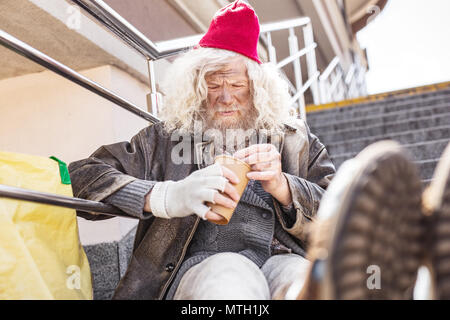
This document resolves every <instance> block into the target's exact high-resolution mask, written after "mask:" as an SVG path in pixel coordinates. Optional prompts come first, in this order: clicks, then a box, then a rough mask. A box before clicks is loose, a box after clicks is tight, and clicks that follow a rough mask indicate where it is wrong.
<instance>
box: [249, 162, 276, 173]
mask: <svg viewBox="0 0 450 320" xmlns="http://www.w3.org/2000/svg"><path fill="white" fill-rule="evenodd" d="M272 165H273V162H260V163H256V164H253V165H252V166H251V168H252V171H263V170H265V169H268V168H271V167H272Z"/></svg>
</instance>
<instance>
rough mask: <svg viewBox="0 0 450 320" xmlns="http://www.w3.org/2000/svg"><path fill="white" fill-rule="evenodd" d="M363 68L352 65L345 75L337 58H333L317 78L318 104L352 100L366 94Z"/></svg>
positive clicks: (357, 64)
mask: <svg viewBox="0 0 450 320" xmlns="http://www.w3.org/2000/svg"><path fill="white" fill-rule="evenodd" d="M365 73H366V70H365V68H363V67H361V66H360V65H359V63H358V62H355V63H353V64H352V65H351V66H350V68H349V70H348V71H347V73H345V71H344V69H343V67H342V64H341V63H340V60H339V57H335V58H334V59H333V60H332V61H331V62H330V64H329V65H328V67H327V68H326V69H325V70H324V72H323V73H322V74H321V76H320V77H319V83H320V103H322V104H325V103H330V102H336V101H341V100H344V99H352V98H356V97H361V96H365V95H366V94H367V91H366V85H365Z"/></svg>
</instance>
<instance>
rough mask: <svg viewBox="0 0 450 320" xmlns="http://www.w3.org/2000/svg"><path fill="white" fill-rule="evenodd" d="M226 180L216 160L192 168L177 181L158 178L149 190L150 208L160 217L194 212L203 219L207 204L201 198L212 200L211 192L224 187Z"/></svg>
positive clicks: (167, 217) (212, 193)
mask: <svg viewBox="0 0 450 320" xmlns="http://www.w3.org/2000/svg"><path fill="white" fill-rule="evenodd" d="M227 182H228V179H227V178H225V177H224V176H223V172H222V168H221V166H220V165H219V164H214V165H211V166H208V167H206V168H204V169H201V170H197V171H194V172H193V173H191V174H190V175H189V176H187V177H186V178H184V179H183V180H180V181H176V182H175V181H164V182H158V183H156V184H155V186H154V187H153V189H152V191H151V193H150V208H151V210H152V213H153V215H154V216H156V217H160V218H166V219H170V218H182V217H186V216H189V215H191V214H193V213H195V214H196V215H198V216H199V217H201V218H202V219H204V220H206V218H205V216H206V213H207V212H208V211H209V210H210V208H209V207H208V206H206V205H205V204H204V202H205V201H209V202H211V203H215V202H214V196H215V195H216V193H217V192H218V191H221V192H223V191H224V190H225V186H226V184H227Z"/></svg>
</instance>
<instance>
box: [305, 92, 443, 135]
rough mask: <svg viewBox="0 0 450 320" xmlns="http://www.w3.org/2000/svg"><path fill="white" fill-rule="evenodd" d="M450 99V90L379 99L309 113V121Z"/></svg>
mask: <svg viewBox="0 0 450 320" xmlns="http://www.w3.org/2000/svg"><path fill="white" fill-rule="evenodd" d="M449 101H450V91H449V92H448V93H446V94H436V93H435V94H434V95H432V96H427V97H424V98H418V97H415V98H411V97H410V98H409V99H408V100H397V101H396V100H391V101H388V102H385V101H377V102H371V103H370V104H358V105H354V106H348V107H340V108H335V109H330V110H324V111H319V112H311V113H308V114H307V122H308V124H309V125H310V126H315V125H317V124H320V123H324V122H325V123H327V122H329V121H344V120H347V119H351V118H361V117H366V116H371V115H379V114H383V113H387V112H398V111H402V110H410V109H411V108H412V107H414V106H416V107H427V106H433V105H440V104H445V103H448V102H449Z"/></svg>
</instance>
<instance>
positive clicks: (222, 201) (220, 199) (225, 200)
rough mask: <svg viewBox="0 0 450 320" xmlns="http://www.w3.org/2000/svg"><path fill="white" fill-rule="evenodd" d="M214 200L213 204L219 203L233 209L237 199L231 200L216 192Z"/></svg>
mask: <svg viewBox="0 0 450 320" xmlns="http://www.w3.org/2000/svg"><path fill="white" fill-rule="evenodd" d="M214 202H215V204H219V205H221V206H224V207H227V208H230V209H234V208H236V206H237V201H236V202H235V201H233V200H231V199H229V198H227V197H225V196H223V195H221V194H220V193H216V194H215V196H214Z"/></svg>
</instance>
